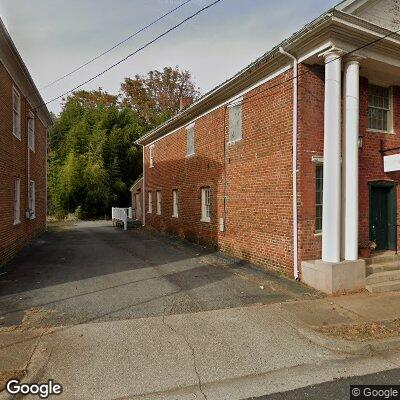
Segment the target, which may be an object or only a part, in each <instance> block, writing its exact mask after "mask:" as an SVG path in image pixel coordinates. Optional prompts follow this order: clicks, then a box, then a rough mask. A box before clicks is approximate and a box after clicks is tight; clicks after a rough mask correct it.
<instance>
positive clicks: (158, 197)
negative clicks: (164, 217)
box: [156, 190, 161, 215]
mask: <svg viewBox="0 0 400 400" xmlns="http://www.w3.org/2000/svg"><path fill="white" fill-rule="evenodd" d="M156 200H157V215H161V190H157V192H156Z"/></svg>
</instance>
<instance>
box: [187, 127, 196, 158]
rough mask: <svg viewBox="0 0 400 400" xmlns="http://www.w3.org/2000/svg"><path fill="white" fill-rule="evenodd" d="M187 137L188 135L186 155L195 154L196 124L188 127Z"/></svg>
mask: <svg viewBox="0 0 400 400" xmlns="http://www.w3.org/2000/svg"><path fill="white" fill-rule="evenodd" d="M186 137H187V150H186V155H188V156H192V155H193V154H194V124H192V125H190V126H188V127H187V128H186Z"/></svg>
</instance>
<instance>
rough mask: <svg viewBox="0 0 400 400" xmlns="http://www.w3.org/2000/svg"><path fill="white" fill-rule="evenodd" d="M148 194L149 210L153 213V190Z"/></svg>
mask: <svg viewBox="0 0 400 400" xmlns="http://www.w3.org/2000/svg"><path fill="white" fill-rule="evenodd" d="M148 196H149V204H148V209H147V212H148V213H149V214H151V213H152V212H153V198H152V195H151V192H149V193H148Z"/></svg>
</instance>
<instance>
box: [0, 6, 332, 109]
mask: <svg viewBox="0 0 400 400" xmlns="http://www.w3.org/2000/svg"><path fill="white" fill-rule="evenodd" d="M212 1H213V0H192V2H191V3H189V4H187V5H185V6H183V7H182V8H181V9H179V10H178V11H177V12H175V13H173V14H171V15H169V16H168V17H167V18H166V19H165V20H163V21H161V22H160V23H158V24H156V25H154V26H152V27H151V28H150V29H149V30H148V31H146V32H145V33H144V34H141V35H139V36H137V37H135V38H133V39H132V40H130V41H128V42H127V43H125V44H124V45H122V46H120V47H119V48H118V49H116V50H114V51H112V52H111V53H109V54H107V55H106V56H104V57H103V58H101V59H99V60H97V61H96V62H95V63H93V64H91V65H90V66H88V67H86V68H85V69H83V70H81V71H79V72H78V73H76V74H74V75H73V76H71V77H69V78H67V79H65V80H63V81H62V82H60V83H58V84H57V85H55V86H53V87H51V88H48V89H45V90H41V93H42V96H43V98H44V99H45V100H48V99H51V98H53V97H55V96H57V95H59V94H61V93H63V92H65V91H67V90H68V89H71V88H72V87H74V86H76V85H77V84H79V83H81V82H83V81H85V80H86V79H88V78H89V77H91V76H93V75H95V74H96V73H98V72H100V71H101V70H103V69H105V68H106V67H108V66H109V65H110V64H112V63H113V62H115V61H116V60H118V59H120V58H122V57H124V56H126V55H127V54H128V53H130V52H132V51H134V50H135V49H137V48H138V47H140V46H142V45H143V44H145V43H146V42H147V41H149V40H151V39H152V38H154V37H155V36H157V35H159V34H160V33H162V32H164V31H165V30H167V29H168V28H170V27H171V26H173V25H175V24H176V23H178V22H179V21H181V20H182V19H184V18H185V17H187V16H189V15H190V14H192V13H194V12H195V11H196V10H198V9H200V8H202V7H204V6H205V5H206V4H209V3H212ZM183 2H184V0H68V1H65V0H29V1H27V0H0V14H1V18H2V19H3V21H4V23H5V25H6V26H7V29H8V30H9V32H10V34H11V36H12V38H13V40H14V42H15V44H16V46H17V48H18V50H19V52H20V54H21V56H22V58H23V59H24V61H25V63H26V65H27V67H28V68H29V71H30V73H31V75H32V76H33V78H34V80H35V83H36V85H37V86H38V87H39V88H41V87H42V86H44V85H46V84H47V83H48V82H50V81H52V80H54V79H56V78H58V77H59V76H61V75H64V74H65V73H68V72H69V71H71V70H72V69H74V68H75V67H77V66H79V65H80V64H82V63H84V62H85V61H87V60H88V59H90V58H92V57H94V56H95V55H97V54H98V53H100V52H102V51H104V50H106V49H107V48H109V47H111V46H112V45H114V44H115V43H117V42H119V41H120V40H122V39H124V38H125V37H127V36H129V35H130V34H131V33H133V32H135V31H136V30H138V29H139V28H140V27H142V26H144V25H146V24H148V23H150V22H151V21H152V20H154V19H156V18H158V17H159V16H161V15H162V14H164V13H165V12H167V11H169V10H170V9H172V8H175V7H176V6H177V5H179V4H181V3H183ZM336 3H338V0H301V1H298V0H278V1H277V0H222V1H221V2H220V3H218V4H217V5H216V6H214V7H212V8H210V9H208V10H207V11H205V12H204V13H203V14H201V15H200V16H198V17H196V18H195V19H192V20H191V21H189V22H188V23H187V24H185V25H183V26H182V27H180V28H178V29H177V30H175V31H173V32H172V33H171V34H169V35H168V36H167V37H164V38H162V39H161V40H159V41H158V42H156V43H155V44H154V45H152V46H151V47H149V48H147V49H145V50H144V51H143V52H141V53H139V54H138V55H136V56H134V57H132V58H130V59H129V60H128V61H126V62H125V63H123V64H121V65H119V66H118V67H116V68H115V69H113V70H112V71H110V72H108V73H106V74H105V75H103V76H102V77H100V78H99V79H97V80H96V81H94V82H92V83H90V84H88V85H87V86H85V89H94V88H98V87H99V86H101V87H102V88H104V89H105V90H107V91H109V92H110V93H117V92H118V90H119V86H120V83H121V81H122V80H123V78H124V77H127V76H130V75H131V76H132V75H135V74H143V73H146V72H147V71H149V70H151V69H155V68H157V69H161V68H163V67H164V66H174V65H179V67H181V68H184V69H188V70H190V71H191V72H192V73H193V77H194V80H195V82H196V83H197V85H198V86H199V87H200V89H201V92H202V93H205V92H207V91H208V90H210V89H212V88H213V87H214V86H216V85H217V84H219V83H221V82H223V81H224V80H226V79H227V78H229V77H230V76H232V75H234V74H235V73H236V72H238V71H239V70H240V69H242V68H243V67H245V66H246V65H248V64H249V63H250V62H251V61H253V60H255V59H256V58H257V57H259V56H260V55H262V54H263V53H265V52H266V51H268V50H269V49H271V47H273V46H274V45H276V44H278V42H280V41H281V40H282V39H285V38H286V37H288V36H289V35H291V34H292V33H293V32H295V31H297V30H298V29H299V28H301V27H302V26H303V25H304V24H306V23H307V22H310V21H311V20H313V19H314V18H316V17H317V16H318V15H320V14H321V13H323V12H324V11H326V10H327V9H329V8H330V7H332V6H334V5H335V4H336ZM49 108H50V109H51V110H52V111H54V112H58V111H59V110H60V106H59V102H58V101H57V102H54V103H52V104H50V105H49Z"/></svg>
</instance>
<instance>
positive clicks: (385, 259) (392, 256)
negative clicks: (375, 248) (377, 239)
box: [365, 251, 400, 265]
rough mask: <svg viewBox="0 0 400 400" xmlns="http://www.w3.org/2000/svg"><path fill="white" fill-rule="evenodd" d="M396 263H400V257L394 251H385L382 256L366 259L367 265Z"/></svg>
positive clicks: (377, 255)
mask: <svg viewBox="0 0 400 400" xmlns="http://www.w3.org/2000/svg"><path fill="white" fill-rule="evenodd" d="M396 261H398V262H400V256H399V255H398V254H396V253H395V252H394V251H385V252H383V253H381V254H379V253H378V254H376V255H374V256H373V257H370V258H366V259H365V263H366V264H367V265H374V264H383V263H390V262H396Z"/></svg>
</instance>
